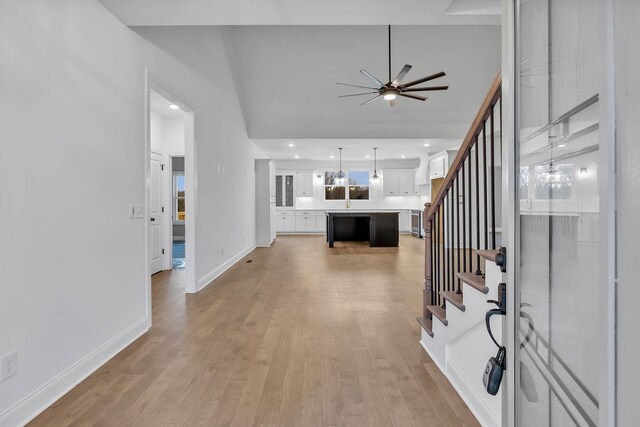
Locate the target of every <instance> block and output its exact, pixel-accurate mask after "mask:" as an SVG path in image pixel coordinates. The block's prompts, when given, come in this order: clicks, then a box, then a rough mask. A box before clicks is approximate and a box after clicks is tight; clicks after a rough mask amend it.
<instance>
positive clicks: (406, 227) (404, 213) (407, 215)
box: [398, 210, 411, 233]
mask: <svg viewBox="0 0 640 427" xmlns="http://www.w3.org/2000/svg"><path fill="white" fill-rule="evenodd" d="M398 225H399V229H400V232H401V233H410V232H411V211H410V210H401V211H400V220H399V221H398Z"/></svg>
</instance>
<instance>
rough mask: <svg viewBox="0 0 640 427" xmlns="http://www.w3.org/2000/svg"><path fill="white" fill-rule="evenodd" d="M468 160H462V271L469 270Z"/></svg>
mask: <svg viewBox="0 0 640 427" xmlns="http://www.w3.org/2000/svg"><path fill="white" fill-rule="evenodd" d="M466 163H467V160H466V159H465V160H464V161H463V162H462V168H461V169H462V271H464V272H465V273H466V272H467V212H466V210H465V208H466V206H467V194H466V190H465V188H464V183H465V182H466V179H465V178H466V177H465V171H464V166H465V165H466Z"/></svg>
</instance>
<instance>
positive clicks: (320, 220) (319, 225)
mask: <svg viewBox="0 0 640 427" xmlns="http://www.w3.org/2000/svg"><path fill="white" fill-rule="evenodd" d="M316 231H317V232H319V233H326V231H327V215H326V214H325V213H324V212H318V216H316Z"/></svg>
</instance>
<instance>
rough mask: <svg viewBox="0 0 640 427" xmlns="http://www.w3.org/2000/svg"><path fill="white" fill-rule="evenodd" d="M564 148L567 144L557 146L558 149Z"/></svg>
mask: <svg viewBox="0 0 640 427" xmlns="http://www.w3.org/2000/svg"><path fill="white" fill-rule="evenodd" d="M566 146H567V144H560V145H558V148H562V147H566Z"/></svg>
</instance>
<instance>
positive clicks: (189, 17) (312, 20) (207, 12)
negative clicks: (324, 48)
mask: <svg viewBox="0 0 640 427" xmlns="http://www.w3.org/2000/svg"><path fill="white" fill-rule="evenodd" d="M100 2H101V3H102V4H104V5H105V7H107V9H109V10H110V11H111V12H112V13H113V14H114V15H115V16H117V17H118V18H119V19H120V20H121V21H122V22H124V23H125V24H126V25H129V26H137V25H154V26H155V25H386V24H392V25H433V24H439V25H440V24H445V25H469V24H474V25H478V24H480V25H486V24H488V25H499V24H500V16H499V15H500V8H501V1H500V0H393V1H391V0H322V1H319V0H100Z"/></svg>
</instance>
